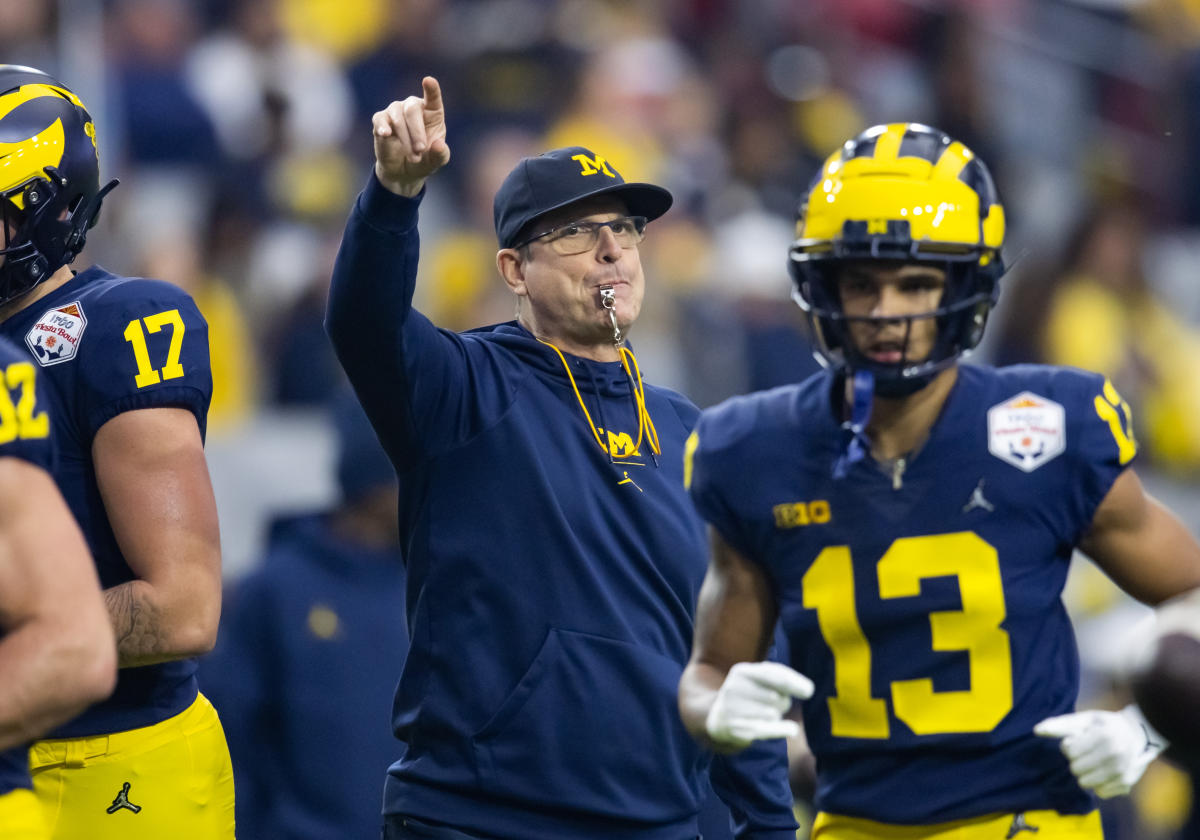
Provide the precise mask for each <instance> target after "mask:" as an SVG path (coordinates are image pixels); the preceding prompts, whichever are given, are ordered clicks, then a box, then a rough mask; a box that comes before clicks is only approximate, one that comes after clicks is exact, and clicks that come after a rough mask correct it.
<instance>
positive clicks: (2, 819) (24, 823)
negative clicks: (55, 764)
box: [0, 788, 50, 840]
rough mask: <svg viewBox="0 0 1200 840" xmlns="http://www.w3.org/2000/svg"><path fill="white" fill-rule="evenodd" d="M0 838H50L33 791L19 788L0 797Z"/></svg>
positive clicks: (35, 839) (18, 839) (9, 839)
mask: <svg viewBox="0 0 1200 840" xmlns="http://www.w3.org/2000/svg"><path fill="white" fill-rule="evenodd" d="M0 837H3V838H4V840H47V838H49V837H50V834H49V833H48V832H47V831H46V823H45V822H44V821H43V820H42V808H41V806H40V805H38V801H37V797H35V796H34V795H33V791H31V790H29V789H27V788H19V789H17V790H10V791H9V792H8V793H6V794H4V795H3V796H0Z"/></svg>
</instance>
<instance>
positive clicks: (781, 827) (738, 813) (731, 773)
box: [712, 738, 799, 840]
mask: <svg viewBox="0 0 1200 840" xmlns="http://www.w3.org/2000/svg"><path fill="white" fill-rule="evenodd" d="M712 783H713V789H714V790H716V792H717V795H718V796H719V797H721V799H722V800H723V801H724V802H725V804H726V805H728V806H729V810H730V812H731V813H732V815H733V823H734V837H736V838H738V840H795V837H796V831H797V829H798V828H799V826H797V825H796V819H795V817H794V816H793V815H792V789H791V787H790V786H789V784H788V772H787V747H786V744H785V743H784V741H783V739H782V738H776V739H774V740H770V741H758V742H756V743H754V744H751V745H750V746H749V747H747V748H746V749H744V750H742V751H741V752H737V753H734V754H733V755H718V756H716V757H715V758H714V759H713V763H712Z"/></svg>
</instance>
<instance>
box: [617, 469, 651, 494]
mask: <svg viewBox="0 0 1200 840" xmlns="http://www.w3.org/2000/svg"><path fill="white" fill-rule="evenodd" d="M621 474H622V475H624V476H625V477H624V478H623V479H621V480H620V481H618V482H617V486H618V487H620V486H621V485H622V484H632V485H633V486H634V487H637V491H638V492H639V493H645V492H646V491H645V490H643V489H642V488H641V487H638V486H637V482H636V481H634V480H633V479H632V478H630V477H629V470H621Z"/></svg>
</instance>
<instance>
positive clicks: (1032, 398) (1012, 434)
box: [987, 391, 1067, 472]
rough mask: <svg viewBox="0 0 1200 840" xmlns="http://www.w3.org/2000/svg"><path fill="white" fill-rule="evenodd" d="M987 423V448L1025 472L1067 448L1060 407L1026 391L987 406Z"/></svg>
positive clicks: (1064, 414) (1063, 418)
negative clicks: (989, 406)
mask: <svg viewBox="0 0 1200 840" xmlns="http://www.w3.org/2000/svg"><path fill="white" fill-rule="evenodd" d="M987 422H988V451H989V452H991V453H992V454H993V455H995V456H996V457H997V458H999V459H1000V460H1001V461H1007V462H1008V463H1010V464H1012V465H1013V466H1014V467H1016V468H1017V469H1019V470H1024V471H1025V472H1033V471H1034V470H1036V469H1037V468H1038V467H1040V466H1042V464H1045V463H1046V462H1047V461H1050V460H1052V459H1053V458H1055V457H1057V456H1059V455H1061V454H1062V453H1063V451H1064V450H1066V448H1067V423H1066V412H1065V411H1063V407H1062V406H1061V405H1059V404H1058V403H1056V402H1055V401H1054V400H1048V399H1046V398H1045V397H1039V396H1038V395H1037V394H1034V393H1032V392H1030V391H1025V392H1023V393H1020V394H1017V395H1016V396H1015V397H1013V398H1012V399H1010V400H1005V401H1004V402H1002V403H999V404H997V405H994V406H992V407H991V408H989V409H988V413H987Z"/></svg>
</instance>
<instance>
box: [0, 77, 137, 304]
mask: <svg viewBox="0 0 1200 840" xmlns="http://www.w3.org/2000/svg"><path fill="white" fill-rule="evenodd" d="M95 138H96V130H95V126H94V125H93V123H92V118H91V116H90V115H89V114H88V112H87V110H86V109H85V108H84V106H83V103H82V102H81V101H80V100H79V98H78V97H77V96H75V94H73V93H71V91H70V90H68V89H67V88H65V87H63V86H62V85H61V84H60V83H58V82H56V81H55V80H54V79H52V78H50V77H49V76H47V75H46V74H44V73H42V72H41V71H38V70H34V69H32V68H29V67H20V66H16V65H8V64H5V65H0V208H2V211H0V212H2V216H3V219H4V223H5V231H4V239H3V245H4V247H3V249H0V257H3V264H2V265H0V304H4V303H8V302H9V301H11V300H13V299H15V298H18V297H20V296H22V295H24V294H26V293H28V292H29V291H30V290H31V289H32V288H33V287H34V286H36V285H37V284H38V283H41V282H42V281H43V280H45V279H47V278H48V277H50V276H51V275H52V274H54V272H56V271H57V270H58V269H59V268H61V267H62V266H64V265H67V264H69V263H70V262H71V261H72V260H74V259H75V257H76V255H77V254H78V253H79V252H80V251H81V250H82V249H83V245H84V242H85V240H86V237H87V231H88V229H89V228H91V227H92V226H93V225H94V224H95V223H96V218H97V215H98V214H99V212H100V203H101V200H102V199H103V197H104V195H105V194H106V193H107V192H108V191H109V190H110V189H112V188H113V187H114V186H116V182H115V181H113V182H110V183H109V184H108V185H106V186H105V188H104V189H103V190H101V189H100V168H99V160H98V157H97V151H96V139H95Z"/></svg>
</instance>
